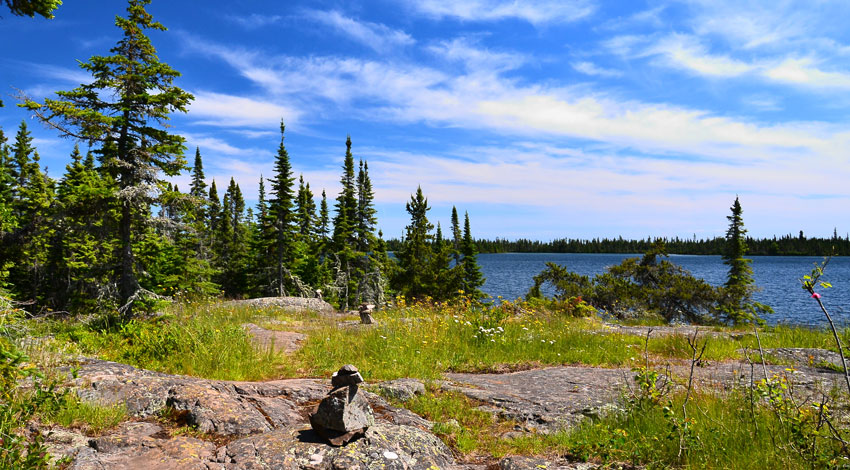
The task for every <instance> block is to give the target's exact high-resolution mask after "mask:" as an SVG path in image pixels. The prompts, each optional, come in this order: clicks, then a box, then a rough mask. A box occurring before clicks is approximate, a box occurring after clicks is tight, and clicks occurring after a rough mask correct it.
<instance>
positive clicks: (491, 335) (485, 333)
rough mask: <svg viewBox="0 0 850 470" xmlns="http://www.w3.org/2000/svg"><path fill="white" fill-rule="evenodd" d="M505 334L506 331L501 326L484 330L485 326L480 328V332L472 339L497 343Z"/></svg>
mask: <svg viewBox="0 0 850 470" xmlns="http://www.w3.org/2000/svg"><path fill="white" fill-rule="evenodd" d="M504 332H505V330H504V329H503V328H502V327H501V326H497V327H495V328H484V327H483V326H479V327H478V331H476V332H475V334H474V335H472V337H473V338H476V339H480V340H484V341H486V340H488V339H489V340H490V342H491V343H495V342H496V338H497V337H498V336H499V335H502V334H503V333H504Z"/></svg>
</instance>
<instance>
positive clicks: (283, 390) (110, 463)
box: [45, 360, 455, 470]
mask: <svg viewBox="0 0 850 470" xmlns="http://www.w3.org/2000/svg"><path fill="white" fill-rule="evenodd" d="M328 382H329V381H328V380H321V381H319V380H313V379H289V380H275V381H270V382H234V381H217V380H204V379H198V378H193V377H185V376H175V375H167V374H161V373H157V372H151V371H145V370H141V369H136V368H134V367H131V366H128V365H124V364H118V363H114V362H107V361H99V360H87V361H85V362H83V363H81V364H80V365H79V368H78V371H77V376H76V378H73V377H72V378H70V384H71V385H72V386H73V387H74V389H75V391H76V393H77V394H78V395H79V396H80V397H81V398H83V399H84V400H88V401H95V402H98V403H101V404H114V403H124V404H126V406H127V410H128V413H129V414H130V416H131V417H133V421H129V422H125V423H123V424H121V425H120V426H119V427H118V428H116V429H114V430H111V431H109V432H107V433H106V434H104V435H103V436H101V437H98V438H86V437H85V436H83V435H81V434H79V432H76V431H71V430H65V429H54V430H45V435H46V436H48V437H47V442H48V444H49V445H50V446H51V451H52V453H53V455H56V456H68V457H71V463H70V465H69V467H68V468H71V469H75V470H94V469H97V470H105V469H109V470H125V469H126V470H130V469H199V470H201V469H202V470H210V469H221V470H225V469H233V470H236V469H278V468H279V469H288V470H289V469H292V470H297V469H347V468H364V469H365V468H390V469H393V468H397V469H402V468H404V469H431V468H438V469H439V468H454V466H455V462H454V459H453V457H452V454H451V451H450V450H449V449H448V448H447V447H446V446H445V444H443V443H442V441H440V440H439V439H438V438H437V437H436V436H434V435H433V434H431V433H430V429H431V426H432V423H430V422H428V421H427V420H424V419H422V418H421V417H419V416H417V415H415V414H413V413H411V412H410V411H408V410H405V409H400V408H394V407H392V406H390V404H389V403H387V402H386V401H385V400H384V399H382V398H381V397H379V396H377V395H375V394H373V393H369V392H367V391H365V390H361V391H360V392H359V393H361V394H363V396H364V398H365V399H367V400H368V401H369V404H370V405H371V406H372V408H373V409H374V412H375V425H374V426H371V427H370V428H369V429H368V430H367V431H366V433H365V436H363V437H361V438H359V439H357V440H355V441H353V442H351V443H349V444H348V445H346V446H344V447H332V446H330V445H329V444H327V443H326V442H325V441H323V440H321V439H319V438H318V436H317V435H316V434H315V432H314V431H312V429H310V425H309V423H308V422H307V416H308V414H309V412H311V411H312V410H313V408H314V407H315V405H316V404H317V403H318V402H319V400H320V399H321V398H322V397H324V396H325V395H326V394H327V392H328V391H329V390H330V384H329V383H328ZM166 408H171V409H172V410H174V412H176V414H177V415H178V416H179V420H180V421H181V422H184V423H185V424H188V425H191V426H193V427H194V429H195V430H196V431H197V432H198V434H190V435H176V436H172V435H171V434H169V432H167V431H166V430H164V429H163V428H162V426H161V425H160V423H158V422H152V421H154V419H153V416H156V415H158V414H160V413H161V412H162V411H163V410H164V409H166ZM217 443H218V444H217ZM225 443H226V444H225Z"/></svg>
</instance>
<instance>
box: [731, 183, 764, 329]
mask: <svg viewBox="0 0 850 470" xmlns="http://www.w3.org/2000/svg"><path fill="white" fill-rule="evenodd" d="M730 210H731V211H732V215H729V216H727V217H726V219H727V220H729V228H728V229H727V230H726V245H725V248H724V251H723V263H724V264H726V265H727V266H729V272H728V274H727V275H726V283H725V284H724V286H723V290H724V297H725V299H724V301H723V305H722V306H721V309H720V310H721V314H722V316H723V317H725V318H723V319H724V320H725V321H727V322H732V323H742V322H747V321H756V322H758V321H760V318H761V317H760V314H762V313H770V312H772V309H770V307H768V306H766V305H763V304H761V303H758V302H753V301H752V295H753V293H754V292H755V291H756V286H755V281H754V280H753V269H752V267H751V266H750V263H752V260H751V259H747V258H744V256H746V254H747V241H746V235H747V230H746V229H745V228H744V219H743V217H742V214H743V212H744V211H743V209H742V208H741V203H740V202H739V201H738V197H737V196H736V197H735V202H734V203H733V204H732V207H731V208H730Z"/></svg>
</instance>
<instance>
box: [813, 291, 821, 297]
mask: <svg viewBox="0 0 850 470" xmlns="http://www.w3.org/2000/svg"><path fill="white" fill-rule="evenodd" d="M812 298H813V299H819V298H820V294H818V293H817V292H815V293H814V294H812Z"/></svg>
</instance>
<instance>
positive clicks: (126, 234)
mask: <svg viewBox="0 0 850 470" xmlns="http://www.w3.org/2000/svg"><path fill="white" fill-rule="evenodd" d="M132 216H133V214H132V211H131V208H130V202H129V201H123V202H122V204H121V226H120V233H121V283H120V286H121V289H120V291H121V305H122V306H125V307H126V309H125V310H124V314H123V315H124V318H125V319H130V318H132V316H133V306H132V305H127V302H129V300H130V298H131V297H132V296H133V294H135V293H136V286H137V282H136V276H135V273H134V272H133V243H132V238H131V237H132V232H131V220H130V219H131V217H132Z"/></svg>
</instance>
